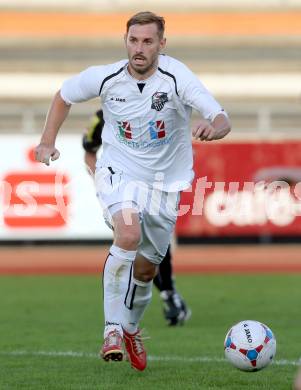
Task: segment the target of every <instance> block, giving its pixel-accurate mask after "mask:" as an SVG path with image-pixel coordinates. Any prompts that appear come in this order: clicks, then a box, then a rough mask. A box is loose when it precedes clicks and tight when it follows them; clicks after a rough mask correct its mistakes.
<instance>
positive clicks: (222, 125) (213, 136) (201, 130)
mask: <svg viewBox="0 0 301 390" xmlns="http://www.w3.org/2000/svg"><path fill="white" fill-rule="evenodd" d="M230 130H231V124H230V121H229V119H228V117H227V116H226V115H224V114H223V113H220V114H218V115H216V117H215V118H214V119H213V121H212V122H210V121H209V120H207V119H201V120H200V121H199V122H198V123H197V125H196V126H195V127H194V129H193V130H192V135H193V137H194V138H195V139H199V140H201V141H213V140H217V139H221V138H224V137H225V136H226V135H227V134H228V133H229V132H230Z"/></svg>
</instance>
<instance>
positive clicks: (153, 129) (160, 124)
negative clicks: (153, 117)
mask: <svg viewBox="0 0 301 390" xmlns="http://www.w3.org/2000/svg"><path fill="white" fill-rule="evenodd" d="M148 124H149V128H148V131H149V133H150V137H151V139H158V138H164V137H165V135H166V133H165V123H164V121H150V122H148Z"/></svg>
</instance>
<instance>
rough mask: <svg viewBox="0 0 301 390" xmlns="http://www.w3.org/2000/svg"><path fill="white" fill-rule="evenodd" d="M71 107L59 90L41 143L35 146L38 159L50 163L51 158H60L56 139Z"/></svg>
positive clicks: (48, 116)
mask: <svg viewBox="0 0 301 390" xmlns="http://www.w3.org/2000/svg"><path fill="white" fill-rule="evenodd" d="M70 107H71V106H70V104H67V103H66V102H65V101H64V100H63V99H62V97H61V94H60V91H58V92H57V93H56V94H55V95H54V98H53V101H52V104H51V106H50V109H49V111H48V114H47V117H46V122H45V126H44V131H43V134H42V137H41V141H40V144H39V145H38V146H37V147H36V148H35V158H36V160H37V161H40V162H41V163H44V164H46V165H49V160H50V158H51V160H52V161H54V160H57V159H58V158H59V156H60V152H59V151H58V150H57V149H56V147H55V140H56V137H57V134H58V131H59V129H60V127H61V125H62V124H63V122H64V120H65V119H66V117H67V115H68V113H69V111H70Z"/></svg>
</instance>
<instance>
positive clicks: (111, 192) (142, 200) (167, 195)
mask: <svg viewBox="0 0 301 390" xmlns="http://www.w3.org/2000/svg"><path fill="white" fill-rule="evenodd" d="M95 185H96V192H97V197H98V200H99V202H100V204H101V207H102V209H103V215H104V219H105V221H106V223H107V224H108V225H109V226H110V227H111V228H113V222H112V216H113V215H114V214H115V213H116V212H117V211H120V210H126V209H129V208H130V209H135V210H137V213H139V216H140V223H141V240H140V243H139V246H138V253H139V254H141V255H142V256H144V257H145V258H146V259H148V260H149V261H150V262H152V263H155V264H160V262H161V261H162V260H163V258H164V256H165V254H166V251H167V248H168V245H169V244H170V240H171V237H172V233H173V231H174V227H175V223H176V220H177V212H178V204H179V198H180V193H179V192H165V191H161V190H159V189H154V188H151V187H150V186H148V185H146V184H145V183H143V182H139V181H137V180H134V179H132V178H130V177H129V176H127V175H125V174H124V173H123V172H121V171H119V170H116V169H114V167H100V168H98V169H97V171H96V173H95ZM124 218H125V223H129V224H130V223H131V218H130V215H127V214H126V213H124Z"/></svg>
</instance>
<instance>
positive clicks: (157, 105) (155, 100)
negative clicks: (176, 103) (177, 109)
mask: <svg viewBox="0 0 301 390" xmlns="http://www.w3.org/2000/svg"><path fill="white" fill-rule="evenodd" d="M166 102H168V97H167V93H166V92H156V93H154V94H153V96H152V105H151V108H152V109H154V110H156V111H161V110H162V108H163V107H164V104H165V103H166Z"/></svg>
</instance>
